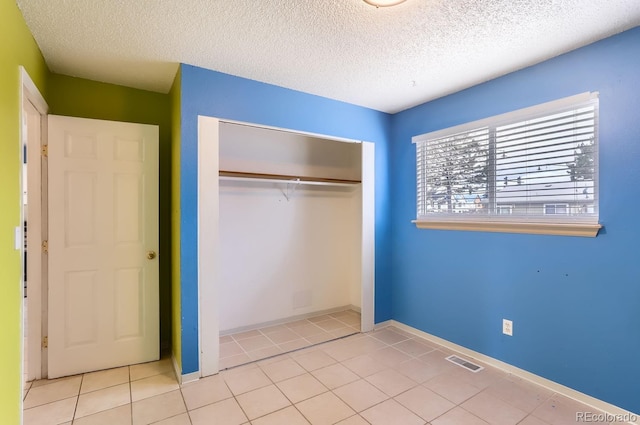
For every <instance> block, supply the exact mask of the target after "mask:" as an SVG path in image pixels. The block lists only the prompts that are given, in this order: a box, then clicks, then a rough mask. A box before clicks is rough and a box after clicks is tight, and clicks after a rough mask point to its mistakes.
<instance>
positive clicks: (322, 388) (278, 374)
mask: <svg viewBox="0 0 640 425" xmlns="http://www.w3.org/2000/svg"><path fill="white" fill-rule="evenodd" d="M249 352H251V351H249ZM449 354H451V353H450V352H449V351H448V350H447V349H445V348H443V347H440V346H437V345H434V344H433V343H430V342H427V341H425V340H422V339H420V338H417V337H414V336H411V335H409V334H405V333H404V332H402V331H400V330H398V329H396V328H392V327H387V328H384V329H381V330H376V331H374V332H369V333H366V334H360V333H359V334H356V335H352V336H348V337H345V338H341V339H338V340H334V341H330V342H326V343H321V344H317V345H314V346H312V347H309V348H304V349H300V350H297V351H294V352H291V353H288V354H281V355H277V356H275V357H270V358H268V359H265V360H261V361H257V362H252V363H250V364H246V365H244V366H240V367H235V368H231V369H228V370H226V371H223V372H221V373H220V374H218V375H215V376H211V377H208V378H205V379H201V380H199V381H197V382H193V383H189V384H186V385H183V386H179V385H178V383H177V382H176V379H175V377H174V375H173V371H172V368H171V363H170V361H169V360H168V359H166V360H161V361H159V362H154V363H147V364H142V365H134V366H129V367H123V368H118V369H113V370H107V371H101V372H94V373H87V374H85V375H82V376H73V377H68V378H63V379H59V380H53V381H36V382H34V383H33V384H32V385H30V388H28V389H27V390H26V392H25V400H24V404H25V411H24V424H25V425H44V424H54V425H58V424H65V425H70V424H73V425H96V424H108V425H120V424H127V425H139V424H157V425H204V424H216V425H218V424H219V425H242V424H254V425H302V424H318V425H323V424H342V425H360V424H373V425H394V424H398V425H413V424H416V425H419V424H422V425H424V424H430V425H454V424H459V425H476V424H477V425H480V424H484V425H486V424H495V425H509V424H520V425H562V424H575V423H576V413H577V412H593V413H598V412H594V411H593V409H590V408H589V407H587V406H585V405H582V404H580V403H577V402H575V401H573V400H570V399H568V398H565V397H563V396H561V395H559V394H555V393H553V392H551V391H549V390H547V389H544V388H542V387H539V386H536V385H534V384H531V383H529V382H525V381H522V380H520V379H518V378H516V377H514V376H511V375H509V374H506V373H504V372H502V371H499V370H497V369H494V368H491V367H488V366H485V369H484V370H482V371H480V372H478V373H472V372H469V371H467V370H465V369H463V368H461V367H459V366H457V365H454V364H453V363H450V362H449V361H447V360H445V357H446V356H447V355H449Z"/></svg>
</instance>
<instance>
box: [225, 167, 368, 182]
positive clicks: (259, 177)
mask: <svg viewBox="0 0 640 425" xmlns="http://www.w3.org/2000/svg"><path fill="white" fill-rule="evenodd" d="M219 176H220V180H254V181H268V182H272V183H296V184H308V185H323V186H353V185H355V184H360V183H361V182H360V180H347V179H331V178H324V177H309V176H290V175H285V174H263V173H245V172H240V171H224V170H220V171H219Z"/></svg>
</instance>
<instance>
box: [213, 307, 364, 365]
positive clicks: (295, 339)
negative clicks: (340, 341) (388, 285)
mask: <svg viewBox="0 0 640 425" xmlns="http://www.w3.org/2000/svg"><path fill="white" fill-rule="evenodd" d="M358 332H360V313H358V312H356V311H353V310H345V311H341V312H337V313H331V314H324V315H320V316H315V317H311V318H309V319H304V320H297V321H294V322H290V323H285V324H282V325H277V326H269V327H265V328H261V329H256V330H251V331H247V332H239V333H233V334H230V335H225V336H222V337H220V369H221V370H224V369H228V368H230V367H235V366H239V365H242V364H246V363H250V362H252V361H256V360H262V359H265V358H267V357H271V356H275V355H278V354H282V353H288V352H290V351H294V350H299V349H301V348H305V347H310V346H312V345H315V344H319V343H321V342H327V341H331V340H333V339H336V338H342V337H345V336H347V335H353V334H356V333H358Z"/></svg>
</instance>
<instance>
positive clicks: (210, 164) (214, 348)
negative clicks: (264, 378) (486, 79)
mask: <svg viewBox="0 0 640 425" xmlns="http://www.w3.org/2000/svg"><path fill="white" fill-rule="evenodd" d="M221 122H225V123H232V124H242V125H249V126H252V127H257V128H264V129H270V130H279V131H284V132H288V133H294V134H300V135H305V136H312V137H318V138H322V139H327V140H335V141H340V142H348V143H358V144H361V145H362V176H361V177H362V179H361V180H362V183H361V184H362V223H361V225H362V232H361V235H362V236H361V263H360V264H361V295H360V297H361V300H360V302H361V324H360V327H361V330H362V332H368V331H371V330H373V326H374V299H375V298H374V289H375V195H374V192H375V158H374V154H375V145H374V144H373V143H371V142H364V141H359V140H352V139H344V138H338V137H332V136H327V135H322V134H315V133H308V132H302V131H295V130H291V129H286V128H278V127H270V126H264V125H258V124H252V123H246V122H241V121H233V120H226V119H219V118H215V117H208V116H201V115H199V116H198V192H197V193H198V209H197V211H198V318H199V323H198V329H199V335H198V338H199V341H198V345H199V348H200V350H199V360H200V364H199V367H200V370H199V372H196V373H195V374H197V375H199V376H200V377H205V376H209V375H213V374H216V373H218V372H219V357H220V338H219V306H218V299H217V296H216V293H217V286H218V279H219V276H218V262H219V255H218V253H219V242H218V235H219V183H218V171H219V143H220V123H221ZM212 235H213V237H212ZM203 306H207V308H203ZM192 375H193V374H189V375H188V376H185V375H183V376H182V380H183V381H185V382H186V381H188V380H191V379H193V378H194V377H193V376H192Z"/></svg>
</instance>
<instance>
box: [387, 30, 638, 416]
mask: <svg viewBox="0 0 640 425" xmlns="http://www.w3.org/2000/svg"><path fill="white" fill-rule="evenodd" d="M586 91H599V92H600V184H601V186H600V196H601V198H600V222H601V223H602V224H603V225H604V226H605V227H604V230H603V231H601V232H600V235H599V236H598V237H597V238H577V237H564V236H535V235H513V234H499V233H483V232H461V231H436V230H418V229H416V228H415V227H414V225H412V224H411V220H412V219H414V218H415V213H416V212H415V203H416V202H415V199H416V198H415V196H416V195H415V190H416V176H415V148H414V146H413V145H412V144H411V137H412V136H415V135H418V134H422V133H426V132H429V131H433V130H438V129H442V128H446V127H449V126H453V125H457V124H461V123H465V122H469V121H474V120H477V119H481V118H485V117H488V116H492V115H495V114H500V113H504V112H508V111H511V110H514V109H518V108H523V107H527V106H531V105H535V104H538V103H542V102H547V101H550V100H554V99H558V98H562V97H565V96H570V95H574V94H577V93H581V92H586ZM391 139H392V145H391V174H390V175H391V191H390V193H391V203H392V205H393V207H392V209H391V219H392V223H391V242H392V246H393V249H392V262H391V264H392V278H393V290H392V317H393V318H394V319H395V320H398V321H400V322H402V323H406V324H408V325H410V326H414V327H416V328H418V329H421V330H423V331H426V332H429V333H431V334H434V335H437V336H439V337H441V338H444V339H447V340H449V341H452V342H454V343H457V344H460V345H462V346H465V347H468V348H470V349H473V350H476V351H479V352H481V353H484V354H487V355H489V356H491V357H494V358H497V359H500V360H502V361H504V362H507V363H510V364H512V365H515V366H517V367H520V368H522V369H525V370H528V371H530V372H533V373H535V374H538V375H541V376H543V377H545V378H548V379H551V380H553V381H556V382H558V383H560V384H564V385H566V386H569V387H571V388H574V389H576V390H578V391H581V392H584V393H586V394H589V395H591V396H594V397H597V398H599V399H602V400H604V401H607V402H609V403H612V404H615V405H618V406H620V407H623V408H626V409H628V410H631V411H633V412H640V397H639V395H640V362H639V361H638V353H640V261H639V260H640V255H639V254H638V253H639V252H640V249H639V248H638V246H639V244H640V214H639V213H640V140H639V139H640V28H635V29H633V30H630V31H627V32H625V33H622V34H619V35H617V36H614V37H611V38H608V39H605V40H603V41H600V42H598V43H595V44H592V45H589V46H587V47H584V48H581V49H578V50H575V51H573V52H571V53H568V54H565V55H563V56H560V57H557V58H554V59H551V60H549V61H546V62H543V63H541V64H539V65H536V66H532V67H529V68H526V69H524V70H521V71H518V72H515V73H512V74H509V75H507V76H504V77H501V78H498V79H495V80H492V81H490V82H487V83H485V84H481V85H478V86H475V87H473V88H470V89H468V90H464V91H461V92H458V93H455V94H453V95H450V96H447V97H444V98H441V99H438V100H435V101H432V102H429V103H426V104H423V105H420V106H417V107H415V108H412V109H410V110H406V111H404V112H401V113H399V114H396V115H394V116H393V117H392V136H391ZM502 318H508V319H511V320H513V322H514V336H513V337H508V336H504V335H502Z"/></svg>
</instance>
